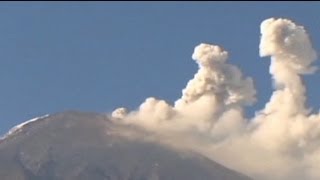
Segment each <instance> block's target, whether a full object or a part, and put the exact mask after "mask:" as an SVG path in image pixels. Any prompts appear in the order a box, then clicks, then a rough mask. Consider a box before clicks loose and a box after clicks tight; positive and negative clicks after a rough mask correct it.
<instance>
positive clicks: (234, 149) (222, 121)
mask: <svg viewBox="0 0 320 180" xmlns="http://www.w3.org/2000/svg"><path fill="white" fill-rule="evenodd" d="M260 28H261V41H260V56H261V57H264V56H271V65H270V69H269V71H270V74H271V75H272V78H273V81H274V88H275V90H274V92H273V94H272V96H271V97H270V100H269V102H268V103H267V104H266V105H265V107H264V108H263V109H262V110H260V111H258V112H257V113H256V116H255V117H253V118H246V117H244V116H243V110H244V107H245V106H249V105H252V104H253V103H254V102H255V94H256V91H255V89H254V86H253V80H252V79H251V78H249V77H243V75H242V73H241V71H240V70H239V69H238V68H237V67H235V66H234V65H231V64H228V63H227V59H228V53H227V52H226V51H225V50H223V49H222V48H221V47H219V46H216V45H210V44H200V45H198V46H197V47H196V48H195V50H194V53H193V55H192V58H193V59H194V60H195V61H196V63H198V66H199V69H198V72H197V73H196V74H195V75H194V77H193V79H191V80H190V81H189V82H188V84H187V85H186V88H185V89H183V91H182V97H181V98H180V99H178V100H177V101H176V102H175V104H174V105H170V104H168V103H167V102H165V101H164V100H158V99H156V98H147V99H146V100H145V102H144V103H142V104H141V105H140V107H139V109H138V110H136V111H131V112H128V111H127V110H126V109H125V108H120V109H117V110H115V111H114V112H113V114H112V116H113V118H114V119H115V120H116V121H118V122H121V123H126V124H135V125H138V126H142V127H144V128H146V129H147V130H149V131H151V132H154V133H155V134H157V135H158V136H159V139H160V140H161V141H163V142H166V143H172V144H175V145H179V146H181V147H184V148H191V149H193V150H196V151H199V152H201V153H203V154H204V155H206V156H208V157H210V158H212V159H213V160H215V161H218V162H220V163H221V164H223V165H225V166H228V167H230V168H233V169H235V170H238V171H240V172H243V173H245V174H248V175H250V176H251V177H254V178H255V179H259V180H260V179H266V180H269V179H279V180H289V179H296V180H298V179H310V180H315V179H319V178H320V172H319V171H318V169H319V168H320V165H319V164H320V140H319V139H320V115H319V114H310V111H309V109H308V107H306V106H305V102H306V95H305V93H306V88H305V86H304V84H303V80H302V77H301V76H302V75H304V74H312V73H313V72H315V70H316V68H315V67H314V66H312V63H313V62H314V61H315V60H316V58H317V57H316V52H315V50H314V49H313V48H312V44H311V42H310V39H309V36H308V34H307V33H306V31H305V29H304V28H303V27H302V26H299V25H296V24H295V23H294V22H292V21H290V20H287V19H275V18H270V19H267V20H265V21H263V22H262V23H261V27H260ZM248 119H250V120H248Z"/></svg>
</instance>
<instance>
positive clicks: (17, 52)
mask: <svg viewBox="0 0 320 180" xmlns="http://www.w3.org/2000/svg"><path fill="white" fill-rule="evenodd" d="M319 12H320V3H319V2H275V3H274V2H119V3H118V2H27V3H25V2H13V3H9V2H1V3H0V85H1V88H0V134H3V133H5V132H6V131H7V130H8V129H9V128H11V127H12V126H14V125H16V124H18V123H21V122H23V121H25V120H28V119H30V118H33V117H36V116H40V115H44V114H48V113H49V114H52V113H56V112H61V111H65V110H81V111H94V112H110V111H112V110H113V109H115V108H117V107H119V106H125V107H128V108H129V109H135V108H137V107H138V106H139V104H140V103H142V102H143V101H144V99H145V98H146V97H149V96H154V97H157V98H161V99H165V100H167V101H168V102H170V103H173V102H174V101H175V100H176V99H178V98H179V97H180V96H181V90H182V89H183V88H184V87H185V85H186V83H187V82H188V80H189V79H191V78H192V77H193V74H194V73H195V72H196V71H197V65H196V64H195V62H194V61H193V60H192V59H191V55H192V53H193V49H194V47H195V46H196V45H198V44H199V43H201V42H206V43H212V44H217V45H220V46H222V47H224V48H225V49H226V50H227V51H229V54H230V59H229V62H230V63H232V64H235V65H237V66H238V67H240V68H241V70H242V71H243V73H244V74H245V75H246V76H251V77H253V79H254V83H255V87H256V89H257V91H258V94H257V98H258V101H257V103H256V104H255V105H254V106H252V107H249V108H248V109H247V114H248V116H252V115H253V113H254V111H256V110H258V109H261V108H262V107H263V106H264V104H265V103H266V102H267V101H268V99H269V97H270V95H271V92H272V82H271V77H270V75H269V72H268V71H269V63H270V61H269V58H260V57H259V39H260V23H261V22H262V21H263V20H264V19H267V18H270V17H284V18H289V19H291V20H293V21H295V22H296V23H298V24H300V25H303V26H304V27H305V28H306V29H307V31H308V32H309V34H310V36H311V38H312V39H313V43H314V47H315V49H316V50H317V52H319V46H320V42H319V40H320V32H319V29H320V20H319ZM316 64H318V62H317V63H316ZM305 81H306V84H307V87H308V97H309V101H308V103H309V104H310V106H312V107H314V108H315V110H318V109H319V107H320V106H319V102H320V92H319V90H318V88H317V87H318V86H319V84H320V76H319V73H316V74H314V75H312V76H308V77H306V78H305Z"/></svg>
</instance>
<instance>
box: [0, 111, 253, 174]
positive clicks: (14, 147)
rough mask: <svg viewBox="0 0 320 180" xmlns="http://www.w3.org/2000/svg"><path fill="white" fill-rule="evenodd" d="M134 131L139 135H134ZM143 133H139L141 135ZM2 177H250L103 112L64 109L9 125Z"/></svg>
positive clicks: (0, 145)
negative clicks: (159, 139) (154, 138)
mask: <svg viewBox="0 0 320 180" xmlns="http://www.w3.org/2000/svg"><path fill="white" fill-rule="evenodd" d="M138 137H139V138H138ZM141 137H142V138H141ZM0 177H1V180H73V179H74V180H82V179H83V180H89V179H90V180H169V179H170V180H196V179H201V180H249V179H250V178H249V177H247V176H245V175H242V174H240V173H237V172H235V171H232V170H230V169H228V168H226V167H223V166H222V165H219V164H218V163H216V162H214V161H212V160H210V159H208V158H206V157H204V156H202V155H200V154H198V153H195V152H192V151H187V150H185V151H180V150H177V149H175V148H171V147H169V146H166V145H164V144H161V143H157V142H156V141H151V140H148V133H146V132H145V131H143V130H141V129H139V128H137V127H133V126H128V125H126V126H125V125H119V124H117V123H114V122H113V121H112V120H111V119H110V118H108V117H107V116H106V115H103V114H97V113H83V112H75V111H70V112H64V113H58V114H55V115H46V116H43V117H39V118H36V119H33V120H30V121H27V122H26V123H23V124H21V125H18V126H16V127H14V128H13V129H12V130H11V131H10V132H9V133H8V134H7V135H5V136H4V137H3V138H2V139H1V141H0Z"/></svg>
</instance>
